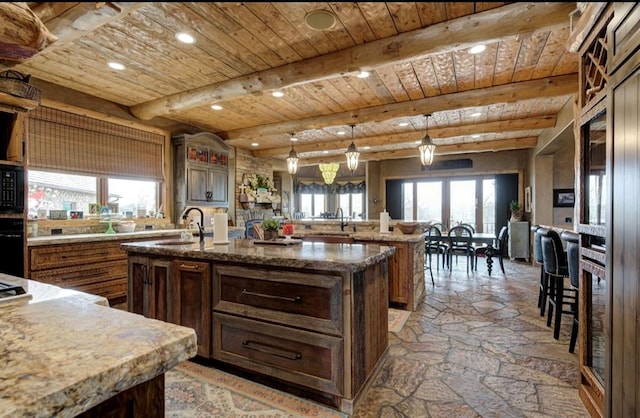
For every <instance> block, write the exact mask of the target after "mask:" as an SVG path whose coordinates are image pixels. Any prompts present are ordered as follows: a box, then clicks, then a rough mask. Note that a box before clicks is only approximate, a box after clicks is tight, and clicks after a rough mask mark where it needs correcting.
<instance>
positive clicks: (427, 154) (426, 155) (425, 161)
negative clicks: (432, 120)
mask: <svg viewBox="0 0 640 418" xmlns="http://www.w3.org/2000/svg"><path fill="white" fill-rule="evenodd" d="M429 116H431V115H424V117H425V120H426V122H427V127H426V131H425V134H424V138H422V142H420V145H418V149H419V150H420V162H421V163H422V166H423V167H427V166H430V165H431V163H432V162H433V156H434V154H435V152H436V146H435V144H434V143H433V141H432V140H431V137H430V136H429Z"/></svg>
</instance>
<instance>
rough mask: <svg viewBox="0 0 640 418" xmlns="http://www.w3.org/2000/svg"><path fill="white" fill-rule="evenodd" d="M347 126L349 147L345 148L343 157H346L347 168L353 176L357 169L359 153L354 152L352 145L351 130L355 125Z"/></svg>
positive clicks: (354, 146) (354, 147) (353, 145)
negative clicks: (349, 135)
mask: <svg viewBox="0 0 640 418" xmlns="http://www.w3.org/2000/svg"><path fill="white" fill-rule="evenodd" d="M349 126H351V145H349V148H347V152H346V153H345V155H346V156H347V168H348V169H349V171H351V174H353V173H355V171H356V170H357V169H358V157H359V156H360V153H359V152H358V150H356V145H355V144H354V143H353V130H354V128H355V127H356V125H349Z"/></svg>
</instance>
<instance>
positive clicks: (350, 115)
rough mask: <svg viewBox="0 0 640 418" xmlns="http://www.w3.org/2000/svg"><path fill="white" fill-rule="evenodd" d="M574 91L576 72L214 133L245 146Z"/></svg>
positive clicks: (572, 92)
mask: <svg viewBox="0 0 640 418" xmlns="http://www.w3.org/2000/svg"><path fill="white" fill-rule="evenodd" d="M576 91H578V74H568V75H562V76H554V77H548V78H541V79H538V80H531V81H523V82H519V83H511V84H504V85H500V86H495V87H486V88H483V89H475V90H470V91H463V92H458V93H451V94H443V95H441V96H435V97H427V98H424V99H419V100H411V101H407V102H401V103H392V104H388V105H380V106H372V107H367V108H364V109H358V110H354V111H349V112H341V113H334V114H331V115H324V116H315V117H312V118H306V119H298V120H290V121H285V122H280V123H272V124H269V125H260V126H256V127H252V128H246V129H236V130H233V131H226V132H216V133H217V135H219V136H220V137H221V138H222V139H224V140H225V142H227V143H228V144H229V145H232V146H243V147H246V144H245V143H243V142H254V141H256V140H258V139H261V138H263V137H264V136H269V135H282V134H287V133H289V132H301V131H305V130H311V129H323V128H326V127H328V126H346V125H350V124H352V123H356V124H358V123H364V122H379V121H383V120H388V119H393V118H399V117H405V116H416V115H424V114H433V113H436V112H443V111H447V110H456V109H464V108H467V107H480V106H489V105H493V104H496V103H512V102H517V101H520V100H527V99H538V98H542V97H557V96H564V95H568V94H575V92H576ZM247 148H248V147H247Z"/></svg>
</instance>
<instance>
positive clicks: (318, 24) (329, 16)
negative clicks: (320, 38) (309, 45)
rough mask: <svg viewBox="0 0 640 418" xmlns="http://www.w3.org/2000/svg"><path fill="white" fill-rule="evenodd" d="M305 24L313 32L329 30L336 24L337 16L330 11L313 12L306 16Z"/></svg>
mask: <svg viewBox="0 0 640 418" xmlns="http://www.w3.org/2000/svg"><path fill="white" fill-rule="evenodd" d="M304 23H306V24H307V26H308V27H309V28H310V29H313V30H327V29H331V28H332V27H333V25H335V24H336V15H334V14H333V13H331V12H330V11H328V10H313V11H311V12H309V13H307V14H306V16H305V17H304Z"/></svg>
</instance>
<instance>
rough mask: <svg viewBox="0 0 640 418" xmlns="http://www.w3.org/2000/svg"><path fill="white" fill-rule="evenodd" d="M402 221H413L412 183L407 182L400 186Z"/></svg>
mask: <svg viewBox="0 0 640 418" xmlns="http://www.w3.org/2000/svg"><path fill="white" fill-rule="evenodd" d="M402 199H403V204H402V219H404V220H406V221H411V220H413V182H412V181H409V182H406V183H403V184H402Z"/></svg>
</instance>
